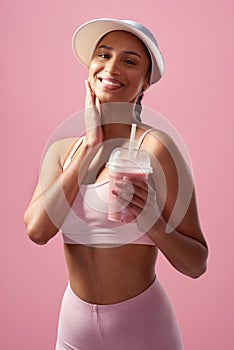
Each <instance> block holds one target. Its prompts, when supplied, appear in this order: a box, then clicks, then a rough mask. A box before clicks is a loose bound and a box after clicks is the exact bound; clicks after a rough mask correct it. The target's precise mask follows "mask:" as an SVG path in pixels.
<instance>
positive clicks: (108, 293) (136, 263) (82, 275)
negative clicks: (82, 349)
mask: <svg viewBox="0 0 234 350" xmlns="http://www.w3.org/2000/svg"><path fill="white" fill-rule="evenodd" d="M64 250H65V258H66V262H67V266H68V273H69V281H70V286H71V289H72V290H73V292H74V293H75V294H76V295H77V296H78V297H79V298H81V299H82V300H84V301H86V302H88V303H92V304H115V303H119V302H122V301H124V300H127V299H129V298H132V297H134V296H136V295H138V294H140V293H141V292H143V291H144V290H145V289H147V287H148V286H149V285H150V284H151V283H152V282H153V280H154V278H155V262H156V259H157V248H156V247H155V246H153V245H144V244H127V245H123V246H119V247H112V248H96V247H89V246H85V245H80V244H74V245H73V244H64Z"/></svg>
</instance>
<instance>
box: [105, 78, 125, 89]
mask: <svg viewBox="0 0 234 350" xmlns="http://www.w3.org/2000/svg"><path fill="white" fill-rule="evenodd" d="M102 83H103V84H105V85H111V86H115V87H121V84H118V83H113V81H110V80H106V79H102Z"/></svg>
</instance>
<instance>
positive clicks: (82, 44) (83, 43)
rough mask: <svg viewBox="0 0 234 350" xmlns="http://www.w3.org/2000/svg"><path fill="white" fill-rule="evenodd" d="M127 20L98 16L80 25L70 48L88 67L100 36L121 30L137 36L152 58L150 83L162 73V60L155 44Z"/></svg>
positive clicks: (155, 80) (156, 79)
mask: <svg viewBox="0 0 234 350" xmlns="http://www.w3.org/2000/svg"><path fill="white" fill-rule="evenodd" d="M130 23H131V22H129V23H128V21H126V22H125V21H121V20H116V19H110V18H98V19H95V20H92V21H89V22H86V23H85V24H83V25H82V26H80V27H79V28H78V29H77V30H76V31H75V33H74V34H73V38H72V48H73V51H74V54H75V56H76V57H77V58H78V60H79V61H80V62H81V63H82V64H84V65H85V66H86V67H89V65H90V62H91V59H92V57H93V53H94V50H95V48H96V46H97V44H98V42H99V41H100V40H101V38H102V37H103V36H104V35H106V34H107V33H109V32H112V31H115V30H123V31H127V32H130V33H132V34H134V35H135V36H136V37H137V38H139V39H140V40H141V41H142V42H143V43H144V45H145V46H146V48H147V49H148V51H149V54H150V56H151V60H152V72H151V78H150V84H154V83H156V82H157V81H158V80H159V79H160V78H161V77H162V75H163V73H164V61H163V57H162V54H161V52H160V51H159V49H158V46H157V44H156V43H155V42H154V41H152V40H151V39H150V38H149V37H148V36H147V35H146V34H145V33H143V31H142V30H140V29H138V28H136V27H134V26H132V25H131V24H130Z"/></svg>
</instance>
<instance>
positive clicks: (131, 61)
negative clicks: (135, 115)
mask: <svg viewBox="0 0 234 350" xmlns="http://www.w3.org/2000/svg"><path fill="white" fill-rule="evenodd" d="M149 68H150V58H149V54H147V51H146V48H145V46H144V45H143V44H142V42H141V41H140V40H139V39H137V38H136V37H135V36H134V35H133V34H131V33H128V32H124V31H114V32H111V33H109V34H106V35H105V36H104V38H102V39H101V41H100V43H99V44H98V46H97V48H96V50H95V51H94V55H93V57H92V60H91V64H90V67H89V81H90V84H91V86H92V88H93V90H94V91H95V94H96V97H97V98H98V99H99V100H101V101H102V103H108V102H127V103H128V102H130V103H134V102H135V101H136V99H137V97H138V96H139V94H140V93H141V92H142V91H144V90H146V89H147V87H148V84H149V75H150V70H149Z"/></svg>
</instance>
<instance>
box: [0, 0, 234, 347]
mask: <svg viewBox="0 0 234 350" xmlns="http://www.w3.org/2000/svg"><path fill="white" fill-rule="evenodd" d="M233 10H234V3H233V1H232V0H229V1H228V0H219V1H214V0H212V1H211V0H207V1H204V0H189V1H188V0H177V1H173V0H171V1H170V0H158V1H157V0H152V1H140V2H136V1H135V0H134V1H133V0H129V1H126V0H124V1H123V0H119V1H111V2H110V1H107V0H99V1H98V2H96V1H95V2H94V1H93V2H91V1H83V2H79V1H77V0H76V1H74V0H69V1H67V0H56V1H55V0H50V1H47V0H40V1H35V0H34V1H32V0H21V1H16V0H15V1H7V0H4V1H1V34H0V35H1V40H0V43H1V58H0V59H1V70H2V71H1V76H0V86H1V96H2V101H1V104H0V109H1V138H0V140H1V150H2V151H1V166H2V170H1V178H2V180H1V198H2V201H1V213H2V219H1V221H2V224H3V226H2V234H1V255H0V259H1V299H0V300H1V306H0V310H1V320H0V323H1V324H0V332H1V343H0V344H1V345H0V347H1V349H7V350H13V349H14V350H15V349H30V350H31V349H33V350H41V349H45V350H47V349H48V350H49V349H54V344H55V339H56V329H57V319H58V314H59V307H60V300H61V297H62V294H63V291H64V288H65V286H66V283H67V272H66V267H65V264H64V258H63V248H62V244H61V237H60V236H57V237H56V238H55V239H53V240H52V241H51V242H49V244H48V245H46V246H42V247H41V246H37V245H34V244H33V243H32V242H31V241H29V239H28V238H27V236H26V231H25V227H24V224H23V212H24V209H25V207H26V205H27V203H28V201H29V199H30V197H31V194H32V191H33V188H34V185H35V183H36V179H37V173H38V170H39V166H40V160H41V156H42V152H43V149H44V146H45V144H46V142H47V140H48V138H49V137H50V135H51V133H52V132H53V130H54V128H55V127H57V126H58V124H60V123H61V122H62V121H63V120H64V119H66V118H68V117H69V116H71V115H72V114H74V113H75V112H77V111H79V110H81V109H82V108H83V106H84V90H85V89H84V83H83V81H84V79H85V78H86V76H87V71H86V70H85V69H84V68H83V67H82V66H81V65H79V64H78V63H77V61H76V59H75V58H74V56H73V53H72V51H71V37H72V34H73V31H74V30H75V29H76V27H77V26H78V25H80V24H82V23H83V22H84V21H86V20H89V19H93V18H95V17H116V18H130V19H133V20H137V21H140V22H142V23H145V24H146V26H148V27H149V28H150V29H151V30H152V31H153V32H154V33H155V34H156V37H157V39H158V41H159V44H160V48H161V50H162V52H163V54H164V57H165V61H166V72H165V76H164V78H163V79H162V81H161V82H160V83H159V84H158V85H156V86H155V87H153V88H151V89H150V91H149V92H148V93H147V94H146V96H145V98H144V101H143V104H144V105H145V106H147V107H150V108H153V109H155V110H157V111H158V112H160V113H161V114H162V115H163V116H164V117H166V118H167V119H168V120H169V121H170V122H171V123H173V124H174V126H175V127H176V128H177V130H178V131H179V132H180V134H181V136H182V137H183V139H184V141H185V143H186V145H187V147H188V149H189V152H190V156H191V159H192V164H193V169H194V176H195V183H196V189H197V198H198V205H199V212H200V218H201V222H202V226H203V229H204V233H205V236H206V238H207V241H208V243H209V248H210V255H209V264H208V271H207V273H206V274H205V275H203V276H202V277H201V278H200V279H197V280H192V279H190V278H188V277H186V276H183V275H181V274H180V273H179V272H177V271H176V270H174V269H173V268H172V267H171V266H170V265H169V263H167V261H166V260H165V259H164V258H163V256H162V255H160V259H159V264H158V267H157V272H158V275H159V278H160V280H161V281H162V283H163V284H164V286H165V288H166V290H167V292H168V295H169V296H170V298H171V300H172V302H173V305H174V308H175V310H176V313H177V317H178V321H179V324H180V328H181V332H182V336H183V339H184V346H185V349H186V350H197V349H205V350H216V349H221V348H222V349H225V350H227V349H232V346H233V343H234V339H233V338H234V336H233V324H234V317H233V312H234V302H233V244H234V238H233V237H234V235H233V234H234V224H233V195H234V193H233V156H231V149H232V147H233V127H234V122H233V81H234V80H233V78H234V75H233V73H234V48H233Z"/></svg>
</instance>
